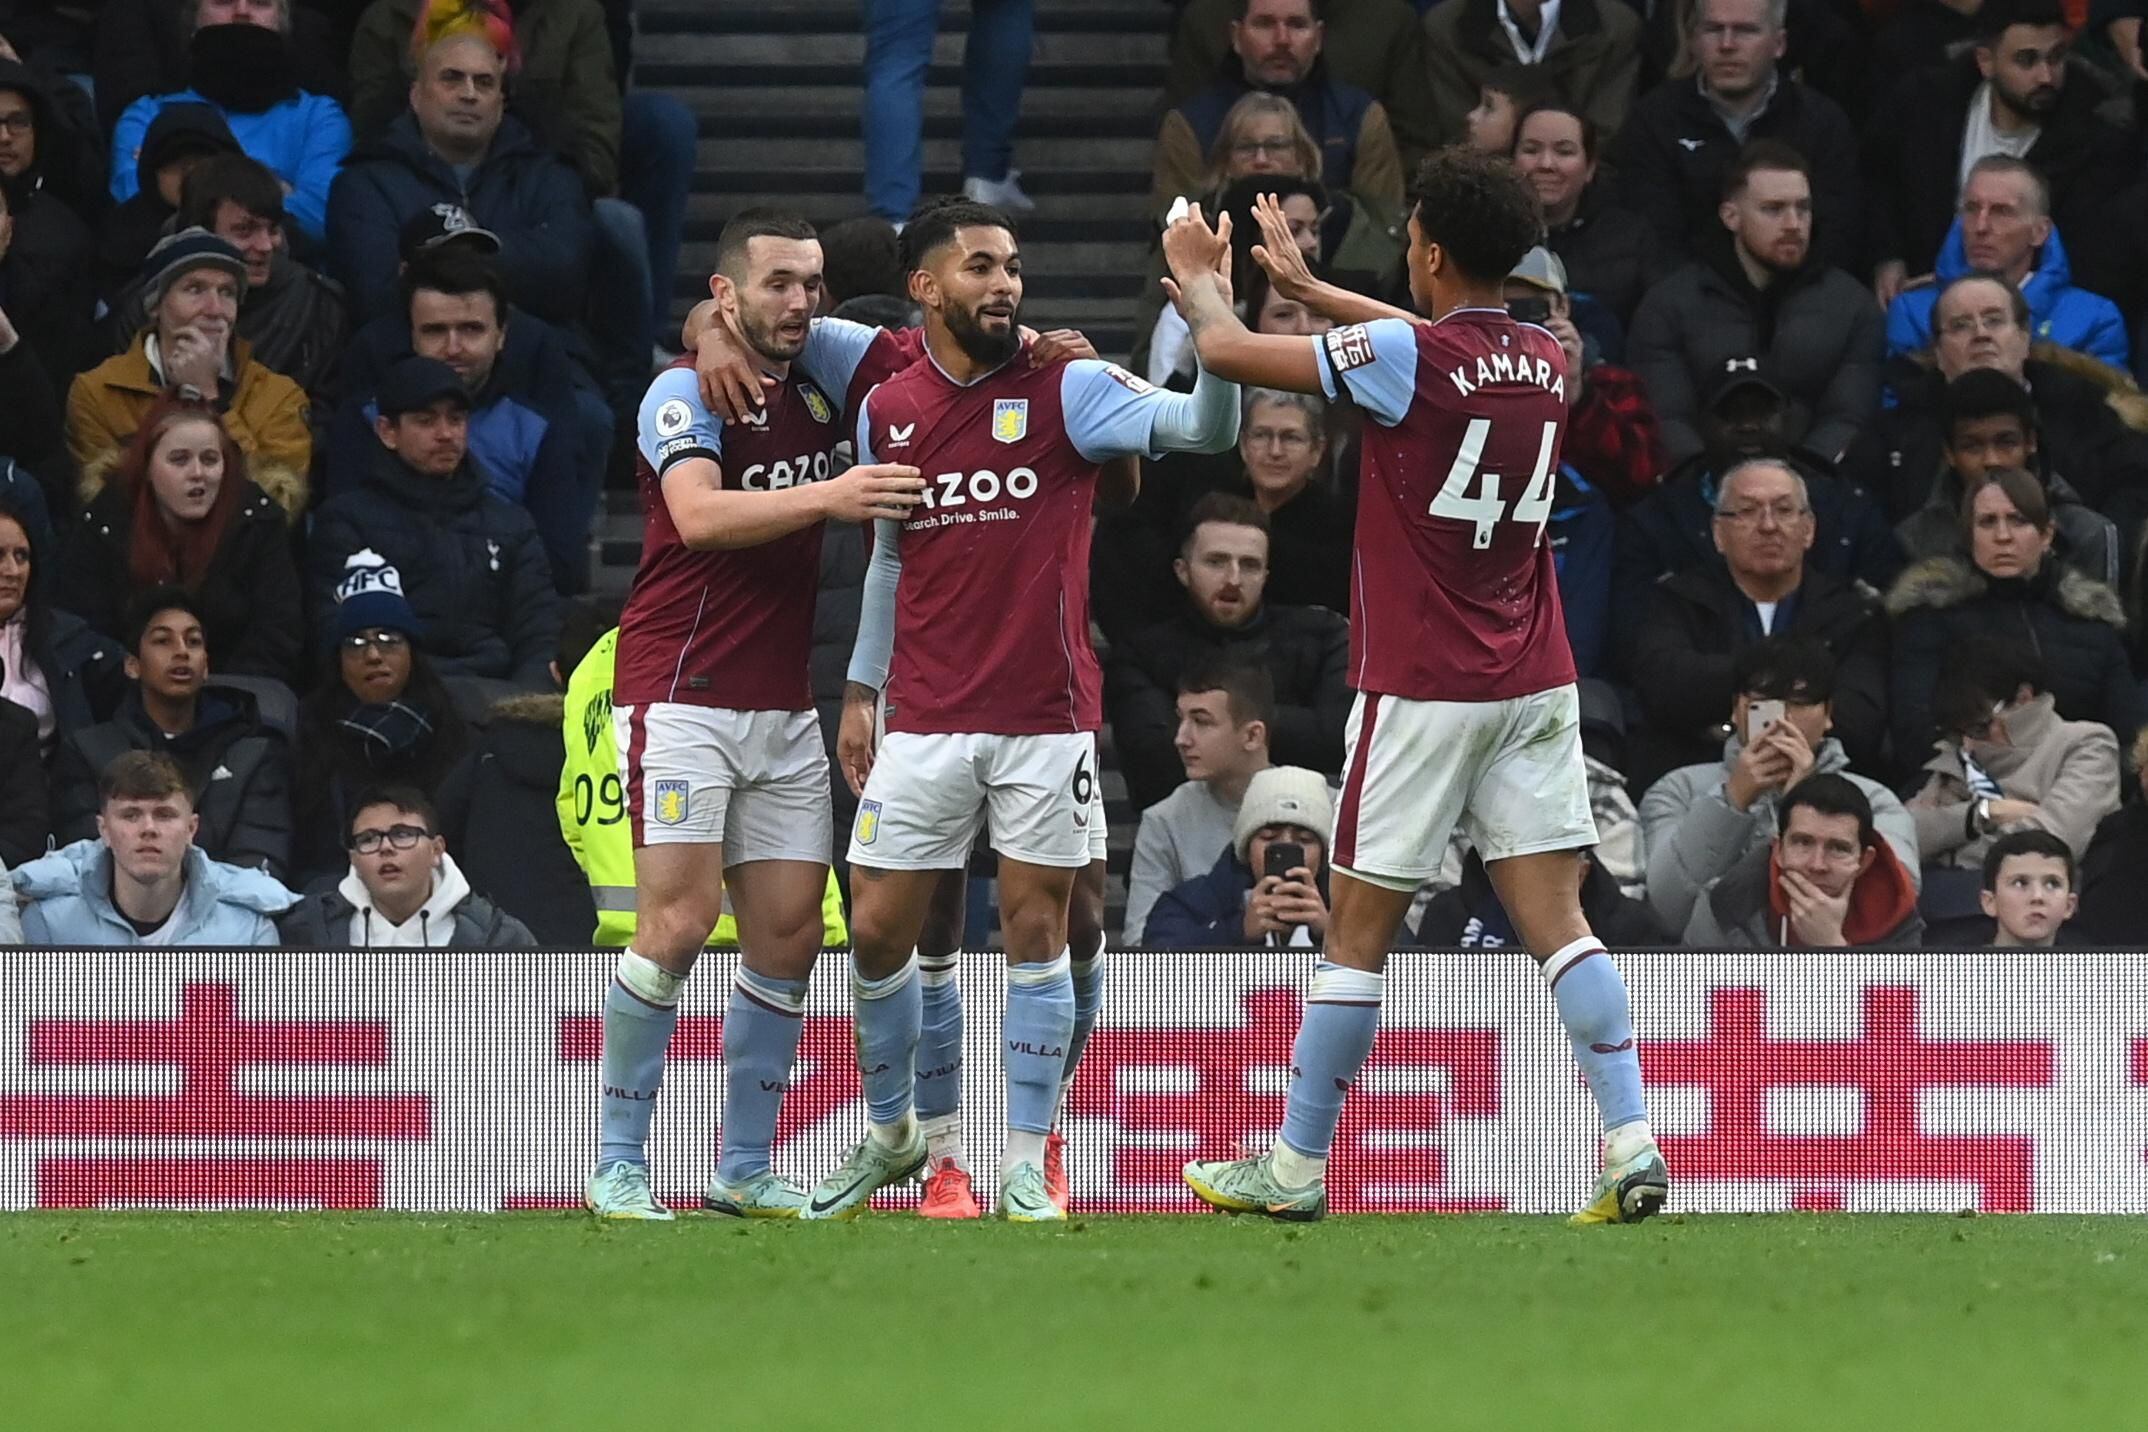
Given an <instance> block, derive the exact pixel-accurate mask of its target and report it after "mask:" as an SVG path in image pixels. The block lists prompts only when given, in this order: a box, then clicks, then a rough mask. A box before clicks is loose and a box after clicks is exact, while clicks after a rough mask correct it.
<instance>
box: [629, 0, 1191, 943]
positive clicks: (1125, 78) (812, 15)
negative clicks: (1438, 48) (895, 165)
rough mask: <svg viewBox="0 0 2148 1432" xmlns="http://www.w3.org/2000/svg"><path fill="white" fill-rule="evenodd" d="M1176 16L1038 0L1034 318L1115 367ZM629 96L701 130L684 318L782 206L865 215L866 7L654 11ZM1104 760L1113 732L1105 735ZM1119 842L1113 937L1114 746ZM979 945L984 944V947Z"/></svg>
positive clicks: (957, 19)
mask: <svg viewBox="0 0 2148 1432" xmlns="http://www.w3.org/2000/svg"><path fill="white" fill-rule="evenodd" d="M1171 15H1172V10H1171V7H1170V6H1168V5H1166V4H1164V3H1162V0H1043V3H1041V4H1039V5H1038V7H1037V21H1036V27H1037V35H1036V45H1035V49H1034V51H1033V54H1032V60H1031V64H1030V70H1029V80H1028V86H1027V89H1026V90H1025V92H1024V94H1023V97H1022V119H1021V123H1020V125H1019V126H1018V127H1017V129H1016V131H1015V164H1016V166H1017V167H1018V168H1020V169H1021V171H1022V185H1023V188H1024V189H1026V190H1027V191H1028V193H1029V194H1030V196H1031V197H1032V198H1034V199H1035V200H1036V201H1037V212H1036V213H1035V214H1033V215H1030V216H1028V217H1027V218H1025V219H1024V220H1023V223H1022V251H1023V257H1024V259H1025V261H1026V264H1027V268H1028V278H1027V284H1026V289H1027V294H1026V300H1025V317H1026V318H1027V321H1028V322H1029V323H1030V324H1031V325H1032V326H1034V327H1037V328H1060V327H1070V328H1079V329H1081V330H1082V331H1084V332H1085V333H1087V334H1088V335H1089V337H1090V339H1091V341H1093V342H1094V343H1095V344H1096V346H1097V348H1098V350H1099V351H1100V352H1102V353H1104V354H1106V355H1107V356H1119V357H1123V356H1124V355H1125V354H1126V353H1127V352H1128V351H1129V350H1130V349H1131V348H1132V346H1133V340H1134V334H1133V323H1134V310H1135V305H1136V303H1137V301H1138V298H1139V291H1140V285H1141V280H1142V276H1143V275H1144V273H1145V272H1146V265H1147V262H1148V247H1149V240H1150V234H1151V232H1152V231H1151V229H1150V226H1149V225H1148V223H1147V221H1146V220H1145V219H1144V217H1143V212H1142V211H1143V200H1144V198H1145V196H1146V195H1147V193H1148V186H1149V174H1150V153H1151V150H1152V147H1153V144H1154V139H1155V133H1156V122H1157V109H1158V102H1159V98H1160V95H1161V92H1162V87H1163V73H1164V51H1165V45H1166V41H1167V39H1168V37H1169V27H1170V18H1171ZM636 16H637V31H636V35H635V41H634V56H635V69H634V83H635V84H636V85H637V86H641V87H645V88H650V89H662V90H668V91H670V92H671V93H673V94H676V95H678V96H679V97H680V98H681V99H683V100H684V101H685V102H686V103H687V104H688V105H689V106H690V107H691V108H692V109H693V110H694V112H695V114H696V115H697V116H699V119H700V127H701V144H700V156H699V158H700V163H699V172H698V174H697V175H696V176H695V179H694V192H693V195H692V198H691V199H690V200H689V201H688V205H687V215H686V251H685V254H684V256H683V258H682V260H681V262H680V266H679V277H678V286H677V289H676V292H675V293H674V295H673V297H674V299H675V309H676V312H677V315H678V316H679V317H680V318H683V317H684V316H685V313H686V310H687V309H688V308H690V307H691V306H692V305H693V304H694V303H695V302H696V301H697V300H699V299H701V298H703V297H705V296H706V295H707V293H708V273H709V269H710V267H711V265H712V262H713V258H714V253H715V246H716V235H717V233H718V232H719V231H720V230H721V229H722V227H723V224H724V221H725V220H726V219H727V218H728V217H729V216H730V215H732V214H734V213H736V212H737V211H738V210H740V209H743V208H747V207H749V206H752V205H756V204H771V205H777V206H780V207H783V208H788V209H793V210H796V211H798V212H800V213H803V214H804V215H805V216H806V217H807V218H809V219H811V220H813V221H814V222H815V223H820V224H829V223H834V222H836V221H838V220H840V219H846V218H850V217H852V216H854V215H857V214H861V213H863V212H865V202H864V199H863V197H862V196H863V169H864V145H863V143H862V141H861V140H860V138H859V133H860V130H859V125H860V120H859V111H860V109H861V107H862V101H863V68H864V59H865V39H864V35H863V34H862V32H861V30H860V21H859V4H858V0H720V3H716V4H711V3H709V0H641V3H640V4H639V5H638V6H637V7H636ZM969 18H970V17H969V6H968V4H967V3H949V4H946V5H944V6H943V8H942V13H941V17H940V35H939V39H938V41H937V43H936V44H935V47H934V51H933V62H932V68H931V70H930V71H929V73H928V75H927V89H926V95H925V176H924V178H925V192H926V193H928V194H933V193H949V192H953V191H954V190H955V189H957V188H958V187H959V186H960V184H961V182H962V172H961V163H962V155H961V150H962V139H961V134H962V94H961V83H962V46H963V40H964V36H965V35H966V33H967V31H968V29H969ZM606 499H607V507H606V511H605V513H604V515H603V517H602V519H601V521H602V524H603V526H602V530H601V531H600V533H599V538H598V555H599V567H598V571H597V578H596V586H597V589H598V591H600V592H606V593H611V594H614V595H617V594H620V593H623V592H624V591H625V589H626V584H627V581H628V579H629V578H630V577H631V576H632V574H633V570H634V564H635V561H636V559H637V558H638V557H639V555H640V550H641V519H640V515H639V512H638V511H637V510H636V507H635V499H634V495H633V494H632V493H619V492H614V493H608V494H606ZM1105 740H1106V744H1107V747H1108V742H1109V736H1108V733H1107V736H1106V738H1105ZM1103 764H1104V767H1105V773H1106V779H1105V795H1106V800H1107V802H1108V805H1109V816H1110V820H1111V826H1112V831H1113V838H1112V846H1113V852H1112V869H1113V880H1112V885H1111V890H1112V897H1111V905H1112V912H1111V915H1110V917H1109V927H1110V928H1112V929H1114V930H1115V929H1117V928H1118V911H1119V907H1120V906H1121V905H1122V904H1123V900H1124V872H1125V867H1126V861H1127V857H1128V852H1129V851H1130V850H1131V848H1132V841H1133V813H1132V811H1131V810H1130V809H1129V808H1128V806H1127V804H1126V800H1125V784H1124V782H1123V781H1122V780H1120V779H1119V776H1118V772H1117V769H1116V762H1115V761H1114V760H1112V758H1111V753H1110V752H1109V750H1108V749H1107V750H1106V751H1105V752H1104V753H1103ZM973 938H974V936H973Z"/></svg>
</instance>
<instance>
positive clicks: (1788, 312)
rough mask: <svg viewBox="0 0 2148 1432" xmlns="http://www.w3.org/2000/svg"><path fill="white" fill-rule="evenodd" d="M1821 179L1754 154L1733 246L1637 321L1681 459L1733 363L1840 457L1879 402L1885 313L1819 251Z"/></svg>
mask: <svg viewBox="0 0 2148 1432" xmlns="http://www.w3.org/2000/svg"><path fill="white" fill-rule="evenodd" d="M1714 3H1728V0H1714ZM1752 3H1759V0H1752ZM1811 175H1812V170H1811V168H1810V166H1809V165H1808V164H1807V163H1806V161H1805V160H1804V158H1803V157H1801V156H1800V155H1799V154H1798V153H1797V152H1796V151H1794V150H1791V149H1789V148H1787V147H1785V146H1783V145H1782V144H1779V143H1776V142H1774V141H1770V140H1761V141H1757V142H1755V143H1753V144H1751V145H1749V146H1747V148H1746V149H1745V150H1744V152H1743V153H1741V154H1740V155H1739V156H1738V159H1737V162H1736V163H1734V164H1732V165H1731V166H1730V167H1729V169H1728V170H1727V171H1726V172H1725V174H1724V179H1723V202H1722V204H1721V206H1720V207H1719V208H1718V210H1717V219H1718V222H1719V224H1720V227H1721V228H1722V229H1723V230H1724V231H1726V232H1727V234H1728V238H1727V241H1726V239H1725V238H1724V237H1723V236H1722V235H1720V234H1718V235H1714V236H1711V237H1710V238H1709V239H1708V240H1706V241H1705V242H1704V243H1703V244H1702V246H1701V248H1700V252H1699V256H1698V257H1697V258H1695V259H1694V260H1693V261H1692V262H1690V263H1688V264H1687V265H1686V266H1685V267H1684V268H1682V269H1680V270H1678V271H1677V272H1676V273H1673V274H1672V275H1671V276H1670V277H1669V278H1666V279H1665V280H1664V281H1663V282H1662V283H1660V284H1658V285H1656V287H1654V288H1653V289H1651V290H1649V293H1648V296H1647V297H1646V298H1644V299H1642V300H1641V307H1640V310H1639V311H1638V312H1637V313H1635V314H1634V318H1633V334H1632V340H1631V342H1630V343H1629V345H1628V347H1627V359H1628V361H1629V362H1631V363H1632V365H1633V367H1634V371H1636V372H1638V373H1639V374H1640V375H1641V378H1642V380H1643V381H1644V382H1646V383H1647V384H1648V396H1649V400H1650V401H1651V402H1652V403H1653V404H1654V405H1655V409H1656V418H1657V420H1658V421H1659V422H1660V423H1661V424H1662V428H1663V446H1664V454H1665V456H1666V457H1667V458H1668V459H1669V460H1670V461H1672V462H1680V461H1683V460H1684V459H1686V458H1688V457H1691V456H1692V455H1693V454H1694V453H1697V452H1699V451H1700V450H1701V447H1702V443H1701V436H1700V428H1699V422H1698V418H1699V413H1700V402H1701V393H1702V391H1703V388H1704V386H1705V385H1706V384H1707V383H1708V382H1709V381H1710V380H1711V379H1713V377H1714V376H1715V375H1717V374H1720V373H1722V372H1723V365H1724V364H1725V363H1726V362H1728V361H1729V360H1731V359H1734V358H1744V357H1748V356H1754V355H1757V356H1758V358H1759V359H1760V361H1762V362H1764V363H1765V364H1766V365H1767V367H1768V370H1769V372H1770V373H1771V374H1772V375H1773V378H1774V381H1775V382H1776V383H1777V384H1778V385H1780V386H1781V388H1782V389H1783V391H1784V392H1785V393H1787V394H1788V395H1789V396H1790V397H1791V398H1793V399H1794V400H1795V401H1796V404H1797V407H1796V410H1795V411H1796V415H1795V416H1794V417H1793V418H1792V421H1791V424H1790V427H1789V431H1788V432H1787V433H1786V436H1787V437H1788V438H1789V439H1790V441H1792V442H1794V443H1797V444H1799V445H1801V446H1803V447H1805V448H1807V449H1809V450H1810V451H1812V452H1815V453H1817V454H1819V455H1820V456H1821V457H1823V458H1826V459H1827V460H1829V461H1833V460H1834V459H1835V458H1837V457H1839V456H1840V455H1841V453H1842V450H1843V449H1844V448H1846V447H1848V446H1849V443H1850V439H1851V438H1853V437H1855V436H1856V435H1857V430H1858V428H1860V427H1861V426H1863V424H1864V422H1865V420H1866V419H1867V417H1868V416H1869V415H1870V414H1871V412H1872V411H1873V409H1875V408H1876V407H1877V406H1878V405H1879V391H1880V356H1881V353H1880V350H1881V344H1882V339H1883V328H1882V325H1881V321H1880V315H1879V313H1878V312H1877V311H1876V310H1874V308H1873V307H1872V296H1871V294H1870V293H1868V292H1867V291H1866V290H1865V288H1864V285H1862V284H1860V283H1859V282H1858V281H1857V280H1855V279H1853V278H1851V277H1850V276H1849V275H1848V274H1846V273H1844V272H1842V271H1841V270H1840V269H1837V268H1833V267H1830V266H1829V265H1828V264H1827V262H1826V260H1825V259H1824V258H1823V257H1821V256H1819V254H1818V253H1817V252H1816V251H1815V250H1814V248H1813V242H1812V241H1813V211H1812V201H1813V193H1812V178H1811Z"/></svg>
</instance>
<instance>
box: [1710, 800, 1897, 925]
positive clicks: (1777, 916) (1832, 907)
mask: <svg viewBox="0 0 2148 1432" xmlns="http://www.w3.org/2000/svg"><path fill="white" fill-rule="evenodd" d="M1909 872H1910V867H1909V866H1907V865H1905V864H1904V862H1903V861H1902V859H1901V857H1900V856H1899V855H1897V854H1896V853H1895V851H1894V850H1893V849H1892V848H1891V847H1890V846H1889V843H1888V842H1887V841H1885V840H1882V839H1881V838H1880V833H1879V830H1878V829H1877V827H1875V826H1874V824H1873V820H1872V805H1871V802H1870V801H1869V800H1867V799H1866V796H1865V792H1864V791H1863V790H1862V789H1861V788H1859V787H1858V786H1857V785H1856V784H1855V783H1854V782H1852V781H1851V780H1849V779H1848V778H1846V777H1844V776H1840V775H1816V776H1808V777H1806V778H1805V779H1804V780H1803V781H1801V782H1799V783H1798V784H1797V785H1795V786H1793V787H1791V788H1790V791H1789V794H1787V795H1786V796H1784V797H1783V800H1782V806H1781V809H1780V811H1779V813H1778V815H1777V821H1776V833H1775V838H1774V839H1773V840H1772V841H1769V842H1768V843H1767V844H1764V845H1762V846H1759V847H1758V848H1756V849H1754V850H1752V851H1751V852H1749V853H1748V854H1747V855H1746V856H1745V857H1744V858H1743V859H1741V860H1739V861H1738V862H1737V863H1736V864H1735V865H1733V866H1731V868H1730V869H1729V870H1728V871H1726V872H1725V873H1724V874H1723V876H1722V877H1721V878H1720V879H1718V880H1717V881H1716V882H1715V883H1714V884H1713V885H1711V886H1710V887H1709V888H1708V890H1707V891H1706V892H1705V893H1704V894H1702V895H1701V897H1700V899H1699V900H1698V901H1697V902H1696V903H1695V904H1694V906H1693V917H1692V919H1691V920H1689V921H1688V922H1687V924H1686V933H1685V940H1684V943H1685V944H1686V945H1689V946H1696V947H1700V948H1722V947H1726V946H1729V947H1739V946H1747V947H1757V948H1760V949H1874V948H1889V947H1897V946H1904V945H1907V946H1915V945H1917V944H1918V943H1919V942H1920V941H1921V940H1922V939H1923V937H1924V921H1923V919H1922V917H1920V916H1919V915H1918V914H1917V892H1916V887H1915V885H1914V884H1913V883H1912V881H1911V878H1910V873H1909Z"/></svg>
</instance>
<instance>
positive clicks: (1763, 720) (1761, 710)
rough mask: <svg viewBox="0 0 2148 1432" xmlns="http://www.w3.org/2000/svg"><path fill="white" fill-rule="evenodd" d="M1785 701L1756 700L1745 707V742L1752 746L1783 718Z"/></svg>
mask: <svg viewBox="0 0 2148 1432" xmlns="http://www.w3.org/2000/svg"><path fill="white" fill-rule="evenodd" d="M1783 710H1784V707H1783V703H1782V702H1780V701H1755V702H1753V703H1752V704H1750V705H1748V706H1747V707H1746V708H1745V744H1746V745H1748V746H1750V745H1753V744H1754V743H1755V742H1757V741H1758V740H1759V739H1760V737H1761V735H1762V734H1763V733H1764V732H1765V731H1766V730H1767V729H1768V727H1770V726H1772V725H1774V724H1775V723H1776V722H1778V721H1780V720H1782V719H1783Z"/></svg>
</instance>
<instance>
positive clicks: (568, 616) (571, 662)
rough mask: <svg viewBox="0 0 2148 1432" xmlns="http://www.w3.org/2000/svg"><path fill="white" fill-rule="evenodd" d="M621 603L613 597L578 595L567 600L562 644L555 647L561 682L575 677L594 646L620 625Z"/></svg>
mask: <svg viewBox="0 0 2148 1432" xmlns="http://www.w3.org/2000/svg"><path fill="white" fill-rule="evenodd" d="M619 606H620V604H619V602H618V600H617V599H616V598H611V597H576V598H575V599H574V600H573V601H571V602H568V603H567V607H566V611H565V612H564V613H563V614H562V615H561V618H560V623H559V645H558V646H557V647H555V648H554V649H553V656H554V658H555V659H556V660H557V661H558V662H559V679H560V680H561V681H565V680H566V679H567V678H568V677H570V676H572V675H573V674H574V669H575V668H576V667H577V666H580V665H581V664H582V658H583V657H585V656H587V655H589V652H590V649H591V648H592V647H594V646H595V645H596V644H597V643H598V642H600V641H602V640H603V639H604V634H605V633H606V632H608V631H610V630H611V629H612V628H613V627H615V626H617V625H619Z"/></svg>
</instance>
